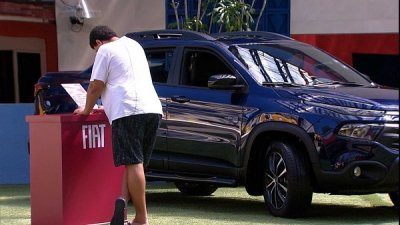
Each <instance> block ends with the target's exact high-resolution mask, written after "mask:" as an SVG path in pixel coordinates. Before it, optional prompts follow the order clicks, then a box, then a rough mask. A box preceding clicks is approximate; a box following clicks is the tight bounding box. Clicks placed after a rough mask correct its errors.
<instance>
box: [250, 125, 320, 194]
mask: <svg viewBox="0 0 400 225" xmlns="http://www.w3.org/2000/svg"><path fill="white" fill-rule="evenodd" d="M273 140H281V141H284V142H289V143H290V144H293V145H295V146H296V147H297V148H298V149H300V150H301V151H303V154H307V157H306V158H307V160H308V162H309V163H310V168H311V170H312V171H313V170H314V169H315V168H314V166H315V165H318V162H319V160H318V156H317V150H316V148H315V146H314V143H313V141H312V138H310V135H309V134H307V132H306V131H305V130H304V129H302V128H300V127H298V126H295V125H293V124H288V123H282V122H268V123H263V124H259V125H257V126H256V127H255V128H254V129H253V130H252V132H251V133H250V135H249V137H248V140H247V142H246V147H245V150H246V151H245V153H244V166H243V169H244V170H243V174H242V176H244V177H243V180H244V181H245V187H246V190H247V192H248V193H249V194H250V195H261V194H262V185H261V184H260V183H259V182H260V180H261V179H257V178H258V177H259V176H260V174H259V171H260V167H259V165H260V164H259V163H258V161H259V160H261V159H263V158H264V157H265V149H266V148H263V146H264V147H266V146H265V145H266V144H267V143H269V142H270V141H273ZM311 178H312V180H313V181H314V180H315V177H314V173H312V174H311Z"/></svg>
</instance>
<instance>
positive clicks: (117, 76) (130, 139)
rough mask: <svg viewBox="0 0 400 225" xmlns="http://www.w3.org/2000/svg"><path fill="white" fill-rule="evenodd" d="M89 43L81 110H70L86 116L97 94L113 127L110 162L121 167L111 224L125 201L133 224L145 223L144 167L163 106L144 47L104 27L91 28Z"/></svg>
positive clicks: (117, 224)
mask: <svg viewBox="0 0 400 225" xmlns="http://www.w3.org/2000/svg"><path fill="white" fill-rule="evenodd" d="M89 44H90V47H91V48H92V49H94V50H95V51H96V58H95V61H94V64H93V70H92V75H91V78H90V84H89V87H88V90H87V96H86V105H85V108H84V109H82V108H77V109H76V110H75V111H74V113H75V114H80V115H89V114H90V113H91V112H92V110H93V107H94V105H95V103H96V102H97V100H98V98H99V97H100V96H101V100H102V103H103V106H104V111H105V113H106V115H107V118H108V120H109V122H110V124H111V126H112V145H113V158H114V164H115V166H121V165H124V166H125V172H124V175H123V179H122V190H121V197H120V198H118V199H117V200H116V201H115V210H114V215H113V217H112V219H111V225H122V224H124V219H125V216H124V214H125V208H126V202H128V201H129V199H131V200H132V202H133V205H134V207H135V212H136V214H135V218H134V219H133V220H132V224H133V225H139V224H143V225H148V218H147V208H146V196H145V188H146V180H145V175H144V168H145V167H146V166H147V164H148V163H149V161H150V156H151V153H152V150H153V147H154V142H155V138H156V132H157V129H158V127H159V125H160V121H161V115H162V106H161V103H160V101H159V99H158V96H157V93H156V91H155V89H154V86H153V84H152V80H151V75H150V71H149V67H148V63H147V59H146V56H145V53H144V51H143V48H142V47H141V46H140V45H139V44H138V43H137V42H136V41H134V40H132V39H130V38H127V37H121V38H118V36H117V34H116V33H115V32H114V31H113V30H111V29H110V28H109V27H107V26H96V27H95V28H93V30H92V31H91V32H90V37H89Z"/></svg>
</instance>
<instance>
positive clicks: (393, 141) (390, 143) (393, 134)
mask: <svg viewBox="0 0 400 225" xmlns="http://www.w3.org/2000/svg"><path fill="white" fill-rule="evenodd" d="M386 117H387V119H388V121H391V122H389V123H386V124H385V128H384V129H383V131H382V134H381V135H380V138H379V139H378V140H377V141H378V142H380V143H381V144H383V145H385V146H386V147H389V148H391V149H394V150H397V151H398V150H399V112H398V111H397V112H393V111H391V112H387V113H386Z"/></svg>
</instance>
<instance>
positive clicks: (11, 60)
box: [0, 36, 46, 103]
mask: <svg viewBox="0 0 400 225" xmlns="http://www.w3.org/2000/svg"><path fill="white" fill-rule="evenodd" d="M45 46H46V45H45V41H44V40H43V39H37V38H17V37H4V36H0V79H1V82H0V103H32V102H33V89H34V84H35V83H36V82H37V80H38V79H39V77H40V76H41V74H42V73H44V72H46V71H45V68H46V58H45V57H46V55H45V52H46V48H45Z"/></svg>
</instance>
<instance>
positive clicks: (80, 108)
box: [74, 106, 90, 116]
mask: <svg viewBox="0 0 400 225" xmlns="http://www.w3.org/2000/svg"><path fill="white" fill-rule="evenodd" d="M74 114H77V115H82V116H87V115H89V114H90V112H85V111H84V108H82V107H80V106H78V108H76V109H75V110H74Z"/></svg>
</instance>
